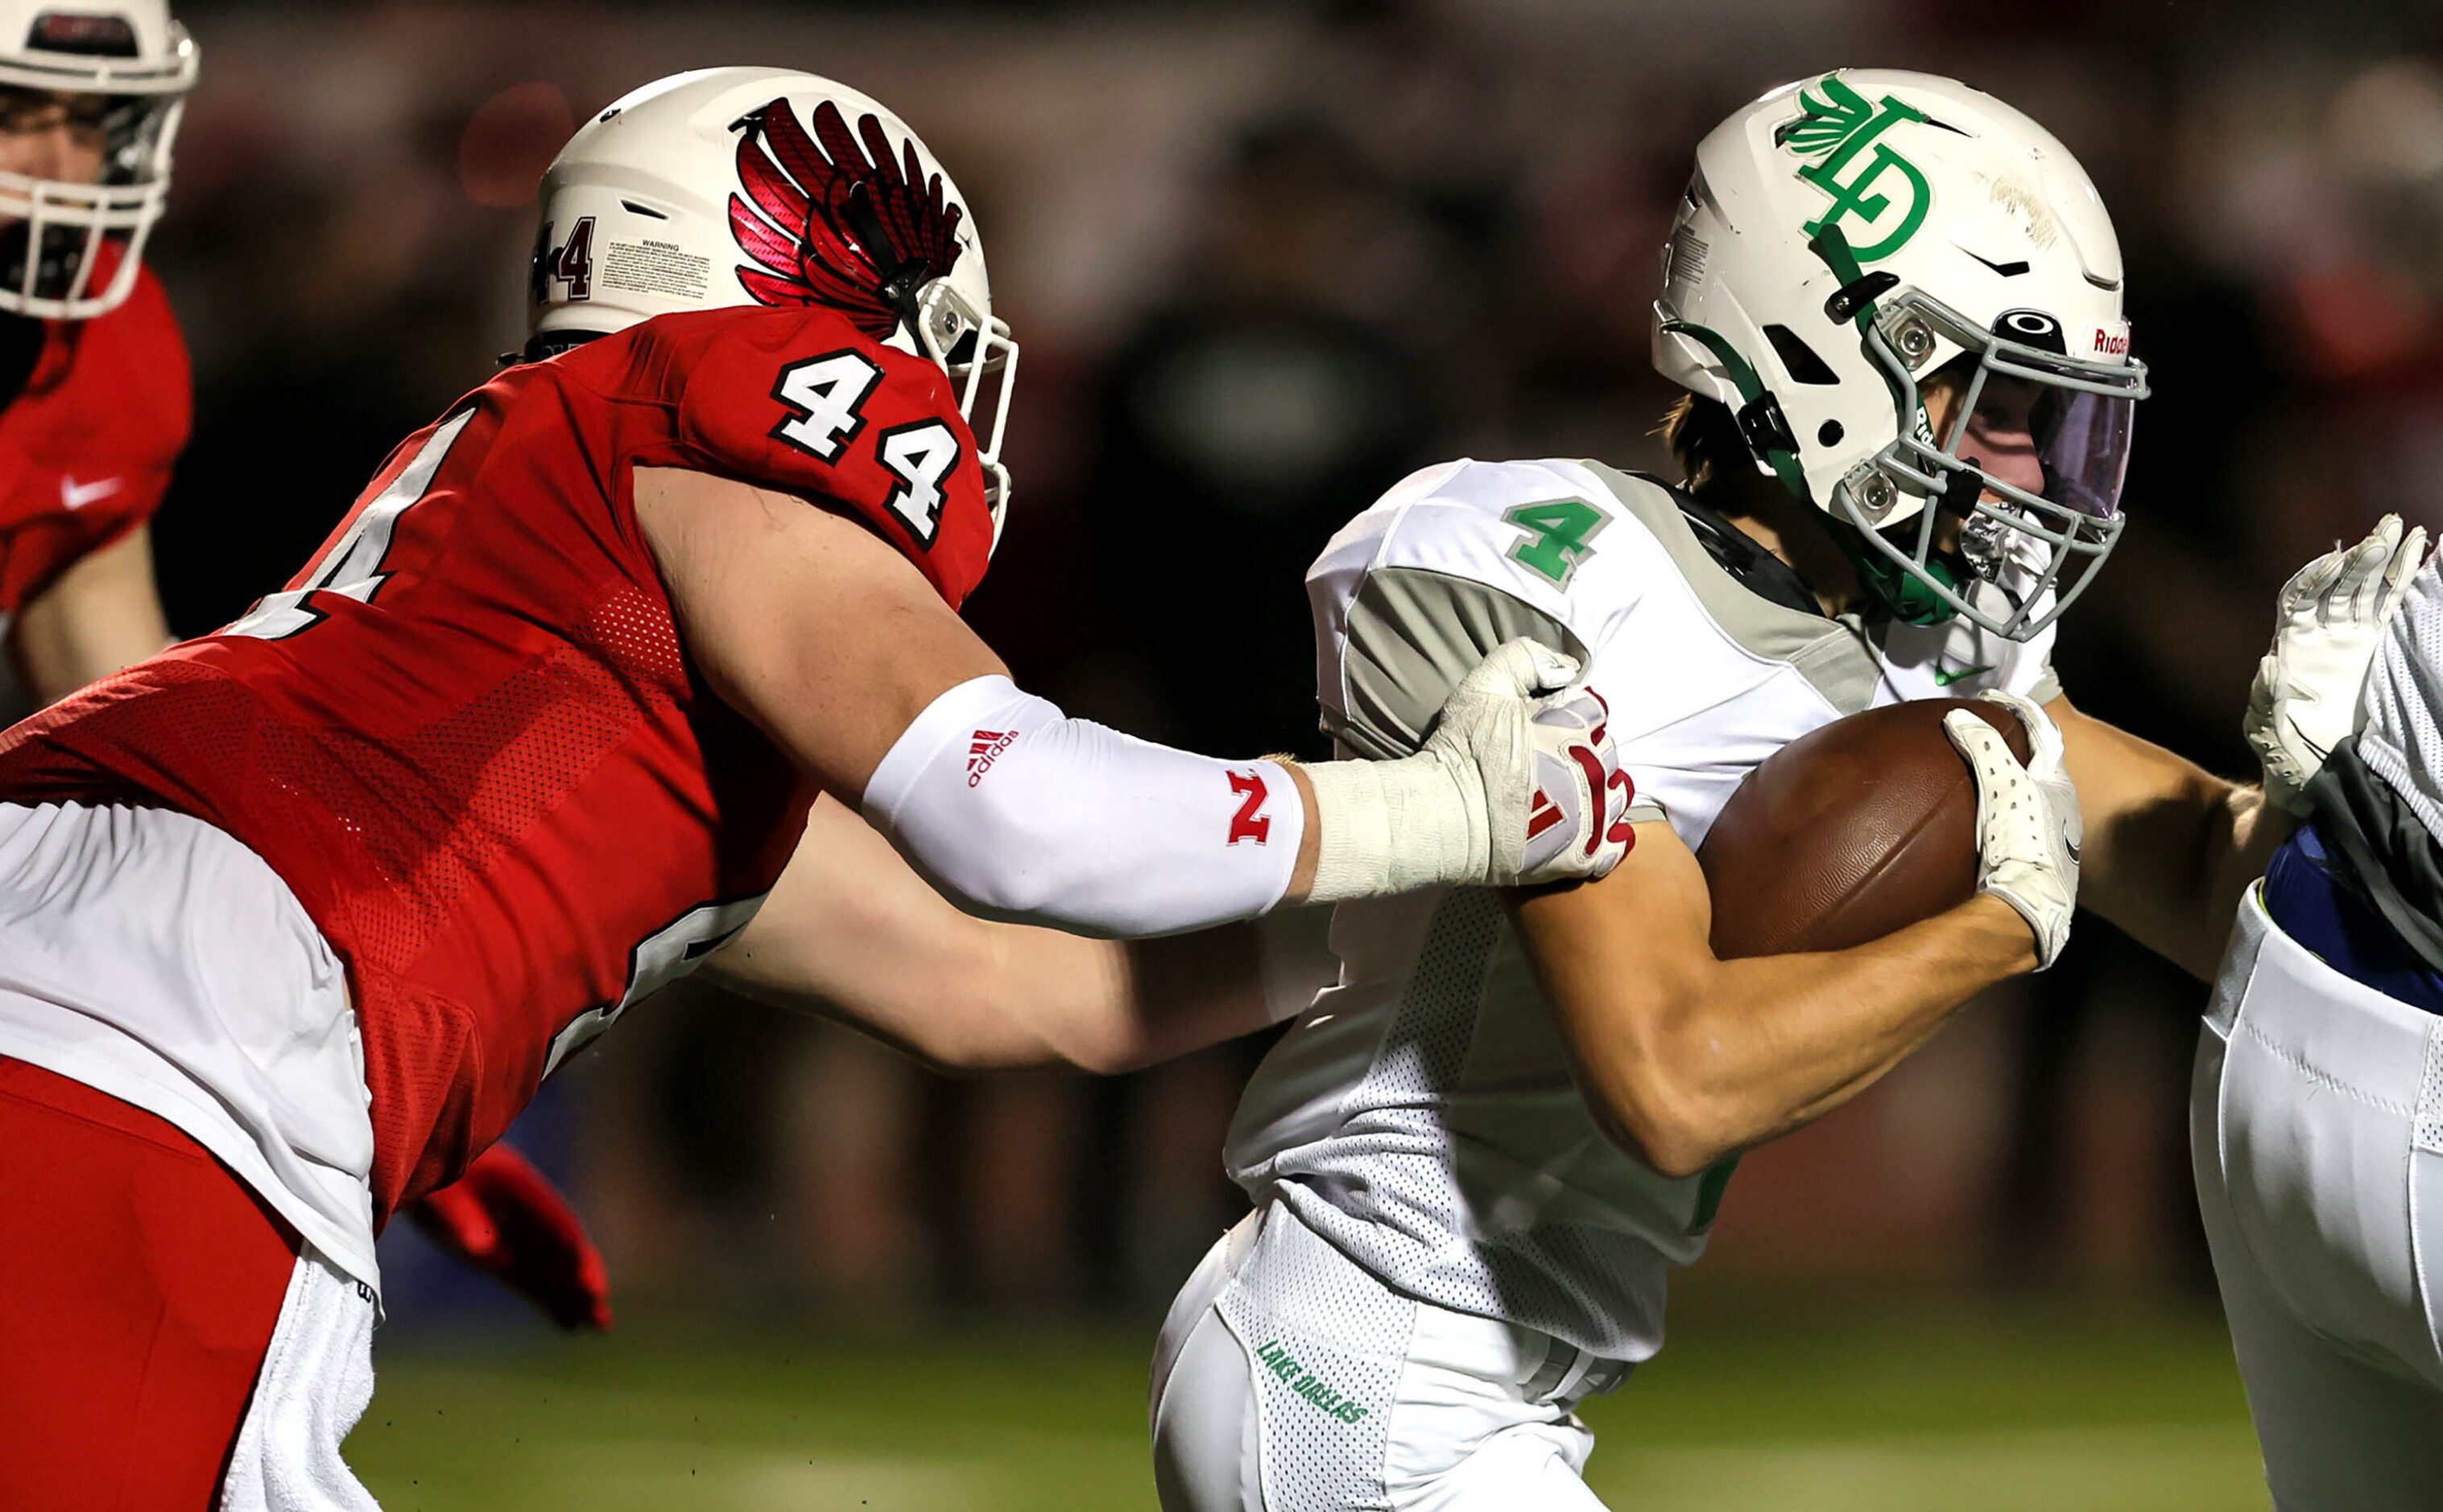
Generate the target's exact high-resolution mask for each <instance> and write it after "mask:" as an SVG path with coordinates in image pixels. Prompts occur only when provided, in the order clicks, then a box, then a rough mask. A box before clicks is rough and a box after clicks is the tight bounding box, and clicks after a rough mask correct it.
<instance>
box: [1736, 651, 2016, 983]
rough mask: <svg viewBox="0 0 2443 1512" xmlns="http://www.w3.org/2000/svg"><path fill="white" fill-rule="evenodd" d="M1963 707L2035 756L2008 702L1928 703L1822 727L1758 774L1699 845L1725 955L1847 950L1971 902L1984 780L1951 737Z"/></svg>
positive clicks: (1771, 758)
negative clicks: (1945, 722)
mask: <svg viewBox="0 0 2443 1512" xmlns="http://www.w3.org/2000/svg"><path fill="white" fill-rule="evenodd" d="M1953 709H1967V710H1969V711H1971V712H1972V713H1975V714H1976V715H1977V716H1979V717H1980V718H1982V719H1983V720H1985V721H1986V722H1987V723H1989V724H1992V725H1993V727H1994V728H1995V729H1997V730H2000V731H2001V732H2002V734H2003V737H2004V738H2006V739H2007V740H2009V742H2010V745H2011V750H2012V751H2013V752H2015V753H2016V754H2017V755H2018V757H2019V759H2021V760H2022V761H2024V760H2026V759H2027V758H2028V732H2027V729H2026V728H2025V727H2024V726H2023V725H2021V724H2020V723H2019V720H2018V719H2017V717H2016V716H2014V715H2012V714H2011V711H2010V710H2009V709H2007V708H2005V707H2003V706H2002V705H2000V704H1998V703H1991V702H1980V701H1976V700H1974V699H1919V700H1917V701H1913V702H1907V703H1895V704H1891V705H1888V706H1886V707H1884V708H1880V709H1869V710H1867V711H1866V712H1865V713H1864V714H1853V715H1851V716H1850V717H1849V718H1847V719H1846V720H1834V721H1833V722H1832V723H1830V724H1828V725H1825V726H1824V727H1823V728H1821V729H1819V730H1812V731H1809V733H1808V734H1806V735H1803V736H1801V737H1799V738H1797V739H1795V740H1792V741H1791V742H1790V744H1788V745H1786V746H1783V747H1782V748H1781V749H1780V750H1778V751H1776V752H1774V753H1773V755H1772V756H1768V757H1767V758H1766V759H1765V761H1764V763H1763V764H1762V765H1761V766H1758V767H1757V768H1756V769H1755V770H1754V772H1751V773H1749V774H1748V777H1747V780H1746V781H1745V782H1742V783H1740V784H1739V789H1738V791H1737V792H1734V793H1732V794H1731V801H1730V802H1729V803H1728V804H1727V805H1725V806H1724V807H1723V809H1722V812H1721V816H1720V817H1719V818H1717V819H1716V820H1715V821H1714V828H1713V829H1712V830H1710V831H1709V832H1708V833H1707V834H1706V836H1705V843H1704V845H1703V846H1702V847H1699V849H1698V851H1697V862H1698V865H1700V866H1702V867H1703V868H1704V871H1705V882H1706V885H1707V887H1708V888H1709V889H1710V890H1711V891H1712V893H1713V895H1714V954H1715V955H1716V956H1719V957H1721V958H1722V959H1724V960H1729V959H1732V958H1734V957H1736V956H1778V955H1784V954H1787V953H1789V952H1791V951H1802V950H1844V949H1846V948H1848V947H1849V946H1851V945H1862V944H1864V943H1865V942H1866V941H1867V940H1870V939H1878V938H1882V937H1883V936H1885V935H1888V934H1890V933H1891V932H1892V931H1893V930H1896V929H1900V928H1902V927H1904V926H1906V925H1909V924H1913V923H1915V922H1917V921H1918V920H1921V919H1931V918H1932V917H1934V916H1935V915H1936V914H1938V913H1940V912H1942V911H1943V910H1944V909H1946V908H1950V907H1953V906H1956V904H1959V903H1962V902H1967V901H1968V899H1969V897H1970V896H1971V895H1972V894H1974V893H1975V889H1976V780H1975V776H1974V775H1973V774H1971V773H1970V771H1969V769H1968V761H1967V758H1966V757H1964V756H1961V755H1960V754H1959V753H1958V752H1957V751H1956V750H1954V749H1953V748H1952V744H1951V740H1950V738H1948V737H1946V736H1945V735H1944V734H1943V733H1942V717H1943V716H1944V715H1945V714H1948V713H1949V712H1951V711H1952V710H1953Z"/></svg>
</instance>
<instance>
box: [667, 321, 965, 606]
mask: <svg viewBox="0 0 2443 1512" xmlns="http://www.w3.org/2000/svg"><path fill="white" fill-rule="evenodd" d="M649 324H651V325H652V326H655V327H660V328H662V329H661V330H659V331H657V332H655V333H654V338H655V339H659V340H663V341H667V342H669V343H670V345H671V346H672V348H673V351H672V352H671V354H670V355H671V357H672V358H673V360H674V361H675V362H677V363H681V364H684V373H683V374H682V376H681V381H680V384H679V399H678V417H677V432H678V435H677V440H678V443H679V446H680V448H681V450H682V452H683V454H686V455H688V456H689V459H690V461H691V462H692V463H693V465H697V466H700V467H702V468H704V469H705V470H706V471H708V472H717V473H721V474H724V475H726V476H729V477H734V478H738V479H742V480H744V481H745V482H748V483H756V484H758V485H761V486H764V487H770V488H776V489H780V490H782V491H785V492H789V493H796V494H803V495H806V496H808V497H810V498H814V499H817V500H820V501H824V502H826V503H828V504H831V505H833V506H834V507H836V508H840V509H844V510H847V511H849V512H851V513H853V514H854V515H856V516H857V517H858V518H859V519H863V520H864V521H866V523H868V524H870V525H872V526H873V528H874V529H875V530H876V531H878V532H879V533H880V534H881V535H882V537H884V538H885V539H887V540H889V541H891V543H892V544H893V545H895V546H897V547H898V548H899V550H900V552H901V553H902V554H904V555H905V556H907V557H908V559H909V561H911V562H913V563H914V564H915V565H916V568H917V570H918V571H920V572H922V573H923V574H925V576H926V578H927V579H928V581H930V582H931V583H932V585H933V587H934V588H935V589H936V590H937V591H938V592H940V593H941V594H942V596H943V597H944V598H945V599H946V600H947V601H948V602H949V604H950V606H951V607H952V608H954V609H955V608H957V607H958V606H959V605H960V604H961V603H962V602H964V600H965V598H966V596H967V594H968V593H969V592H973V591H974V589H975V586H976V584H977V583H978V582H979V581H980V580H981V579H982V578H983V574H984V568H985V565H986V563H987V562H988V561H989V560H990V557H991V555H992V547H993V520H992V515H991V511H990V509H989V507H988V506H987V504H986V502H985V496H984V479H983V468H982V467H981V466H980V465H978V464H977V462H976V443H975V437H974V436H973V434H971V433H970V432H969V430H968V429H967V424H966V422H965V420H964V419H962V418H961V417H960V414H959V408H958V402H957V395H956V392H955V391H954V390H953V388H952V386H951V382H950V378H949V375H948V374H947V373H944V372H943V371H942V370H941V369H940V368H939V367H937V366H936V365H934V364H933V363H932V362H930V361H928V359H926V358H924V357H920V356H916V355H912V354H909V353H906V352H901V351H899V350H897V349H896V348H893V347H888V346H885V345H883V344H882V343H881V342H879V341H876V340H874V339H873V337H869V336H867V335H865V334H864V333H863V332H861V331H859V330H858V329H857V328H856V327H855V326H854V325H853V324H852V323H851V322H850V321H849V320H848V319H846V318H845V317H844V316H842V315H840V314H839V313H838V312H837V311H834V310H829V309H824V308H819V307H813V306H807V307H798V308H784V309H767V308H764V307H762V306H754V307H749V308H744V309H731V310H714V311H703V312H695V313H690V314H687V315H677V316H664V317H661V318H660V319H657V320H654V321H652V322H649Z"/></svg>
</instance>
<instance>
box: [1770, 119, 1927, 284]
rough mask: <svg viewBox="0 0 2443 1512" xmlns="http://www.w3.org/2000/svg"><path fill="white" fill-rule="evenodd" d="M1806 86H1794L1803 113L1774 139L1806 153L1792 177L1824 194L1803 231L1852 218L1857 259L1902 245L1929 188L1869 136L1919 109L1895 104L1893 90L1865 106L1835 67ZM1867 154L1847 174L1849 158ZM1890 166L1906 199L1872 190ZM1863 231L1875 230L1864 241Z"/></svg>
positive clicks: (1920, 216)
mask: <svg viewBox="0 0 2443 1512" xmlns="http://www.w3.org/2000/svg"><path fill="white" fill-rule="evenodd" d="M1816 88H1817V89H1821V90H1822V91H1823V93H1822V94H1821V95H1818V94H1816V93H1815V91H1814V90H1802V91H1801V92H1800V93H1799V96H1798V103H1799V105H1800V106H1801V107H1802V108H1803V109H1805V111H1806V112H1807V114H1806V115H1804V116H1802V117H1800V118H1798V119H1797V120H1795V121H1792V122H1791V123H1790V124H1789V125H1786V126H1784V127H1782V128H1781V130H1780V132H1779V133H1778V140H1779V141H1780V143H1781V145H1782V146H1785V147H1787V148H1789V149H1790V150H1791V152H1793V153H1795V154H1797V155H1799V156H1801V157H1812V158H1814V159H1815V161H1814V162H1811V163H1808V164H1806V165H1805V166H1804V167H1802V168H1800V169H1799V171H1798V176H1799V177H1801V178H1803V179H1805V180H1807V182H1809V184H1812V185H1814V186H1815V187H1816V188H1817V189H1820V190H1822V191H1824V192H1825V193H1827V194H1828V195H1830V196H1831V199H1832V204H1831V207H1830V208H1829V209H1826V210H1825V212H1824V213H1823V214H1822V215H1819V216H1817V217H1816V218H1815V219H1814V220H1811V221H1809V222H1808V223H1807V225H1806V227H1805V228H1804V229H1805V231H1806V234H1807V235H1808V236H1809V237H1810V238H1811V237H1814V236H1817V235H1819V234H1821V233H1822V232H1823V230H1824V228H1826V227H1828V226H1839V225H1840V224H1841V222H1843V221H1845V220H1848V219H1850V218H1851V217H1853V216H1854V217H1856V219H1857V222H1858V227H1857V231H1856V232H1855V233H1852V232H1851V231H1850V230H1849V229H1848V228H1844V229H1843V234H1844V235H1846V236H1847V237H1848V240H1849V248H1850V251H1851V252H1852V253H1853V254H1854V255H1855V256H1856V257H1857V259H1858V262H1859V263H1860V264H1867V263H1872V262H1876V261H1878V260H1880V259H1883V258H1886V257H1889V256H1891V255H1892V254H1893V253H1894V252H1897V251H1899V250H1900V249H1901V247H1902V246H1906V245H1908V239H1909V238H1910V237H1912V236H1915V235H1916V234H1917V228H1919V226H1921V225H1923V224H1924V223H1925V212H1926V211H1927V209H1930V208H1932V206H1933V203H1934V193H1933V191H1932V190H1930V189H1929V188H1928V187H1927V186H1926V181H1925V174H1924V173H1920V172H1919V169H1918V166H1917V165H1916V164H1915V163H1912V162H1910V161H1909V160H1908V159H1907V158H1905V157H1902V156H1901V155H1900V154H1898V153H1896V152H1894V151H1892V149H1891V147H1890V146H1889V144H1887V143H1884V142H1881V141H1877V140H1876V139H1875V138H1877V137H1881V136H1882V135H1883V133H1884V132H1886V131H1889V130H1890V129H1891V128H1892V127H1894V126H1896V125H1898V124H1900V123H1901V121H1904V120H1923V119H1925V115H1924V113H1923V112H1922V111H1919V110H1917V109H1915V108H1913V107H1911V106H1908V105H1904V104H1902V103H1901V101H1900V100H1899V99H1898V98H1897V97H1896V96H1892V95H1885V96H1884V97H1883V102H1882V103H1881V104H1875V105H1870V104H1868V103H1867V102H1866V97H1865V96H1864V95H1862V94H1860V93H1858V92H1857V91H1856V90H1854V89H1852V88H1850V87H1849V86H1848V85H1847V84H1846V83H1844V82H1842V81H1841V78H1840V76H1839V75H1837V74H1827V75H1825V76H1824V78H1823V79H1822V80H1821V81H1819V82H1818V83H1817V85H1816ZM1870 147H1871V148H1873V149H1874V151H1873V154H1872V155H1870V156H1868V157H1867V158H1866V160H1865V161H1864V163H1863V164H1859V165H1858V168H1857V171H1856V172H1855V173H1850V174H1849V176H1848V177H1847V178H1846V179H1845V178H1843V177H1842V176H1841V175H1842V174H1843V173H1847V172H1848V170H1849V168H1850V165H1851V164H1853V163H1857V160H1858V156H1859V155H1860V154H1862V153H1864V152H1865V151H1866V150H1867V149H1868V148H1870ZM1894 171H1897V172H1898V173H1900V176H1901V179H1902V180H1904V181H1905V182H1906V186H1907V187H1906V190H1905V191H1904V192H1905V194H1906V197H1907V204H1906V206H1905V207H1904V208H1903V207H1901V206H1897V205H1895V204H1894V202H1893V196H1892V195H1891V194H1888V193H1884V194H1879V193H1877V192H1875V185H1876V184H1877V183H1878V182H1879V181H1883V175H1884V174H1886V173H1891V172H1894ZM1868 235H1875V236H1878V239H1877V240H1875V241H1872V242H1869V241H1867V240H1866V239H1865V237H1866V236H1868Z"/></svg>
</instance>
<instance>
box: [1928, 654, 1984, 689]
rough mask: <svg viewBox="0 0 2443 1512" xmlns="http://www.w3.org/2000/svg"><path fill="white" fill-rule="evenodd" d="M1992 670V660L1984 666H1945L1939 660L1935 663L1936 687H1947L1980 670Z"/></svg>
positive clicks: (1973, 675) (1972, 675)
mask: <svg viewBox="0 0 2443 1512" xmlns="http://www.w3.org/2000/svg"><path fill="white" fill-rule="evenodd" d="M1992 670H1993V663H1991V662H1988V663H1986V664H1985V665H1983V666H1945V665H1942V663H1941V662H1940V661H1939V660H1937V661H1936V662H1935V664H1934V685H1935V686H1936V687H1942V688H1947V687H1949V686H1951V684H1953V683H1956V682H1958V681H1959V680H1960V679H1961V678H1963V677H1975V675H1976V674H1977V673H1979V672H1991V671H1992Z"/></svg>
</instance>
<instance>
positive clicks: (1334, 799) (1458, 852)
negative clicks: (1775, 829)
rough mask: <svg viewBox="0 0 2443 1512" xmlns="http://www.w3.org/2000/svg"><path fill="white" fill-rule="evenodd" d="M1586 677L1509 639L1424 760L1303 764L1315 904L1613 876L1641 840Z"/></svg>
mask: <svg viewBox="0 0 2443 1512" xmlns="http://www.w3.org/2000/svg"><path fill="white" fill-rule="evenodd" d="M1577 675H1578V664H1577V663H1576V662H1575V661H1574V660H1572V659H1571V658H1570V657H1567V656H1564V655H1562V654H1561V653H1560V652H1558V651H1555V650H1552V649H1551V648H1550V647H1544V646H1540V645H1538V644H1536V643H1535V642H1534V641H1529V640H1516V641H1511V642H1508V643H1506V644H1504V645H1502V646H1499V647H1495V649H1494V651H1493V653H1492V654H1491V655H1489V656H1487V657H1486V658H1485V659H1484V660H1483V661H1482V662H1479V663H1478V664H1477V666H1476V669H1475V670H1474V671H1471V672H1470V673H1468V675H1467V676H1466V677H1464V678H1462V679H1460V683H1459V686H1458V687H1456V688H1454V689H1453V690H1452V691H1451V696H1450V697H1449V699H1448V700H1446V701H1444V702H1443V704H1442V712H1441V713H1440V714H1439V715H1437V716H1436V717H1435V720H1434V727H1433V733H1432V734H1431V735H1430V736H1428V737H1427V738H1426V739H1425V743H1424V748H1423V749H1422V750H1420V751H1419V752H1418V753H1417V754H1416V755H1415V756H1406V757H1404V758H1402V759H1400V760H1396V761H1331V762H1323V763H1319V764H1316V765H1313V766H1309V767H1306V768H1305V769H1304V770H1305V772H1306V774H1307V779H1308V781H1309V782H1310V783H1312V784H1313V789H1314V802H1315V814H1316V819H1317V821H1318V824H1319V826H1320V832H1319V834H1318V836H1317V842H1316V847H1317V848H1316V855H1315V875H1314V885H1313V889H1312V890H1311V891H1310V892H1309V893H1308V901H1309V902H1318V903H1328V902H1340V901H1342V900H1344V899H1349V898H1376V897H1385V896H1388V895H1390V894H1393V893H1404V892H1409V891H1412V890H1414V889H1416V888H1420V887H1430V886H1435V885H1438V884H1452V885H1458V886H1493V887H1507V886H1511V885H1513V884H1520V883H1547V882H1569V881H1576V880H1582V879H1583V880H1593V879H1595V878H1599V877H1603V876H1606V875H1608V874H1609V873H1610V871H1611V869H1612V867H1614V866H1616V865H1619V864H1620V859H1621V857H1623V856H1625V855H1626V854H1627V853H1628V847H1629V846H1630V845H1631V844H1632V843H1633V833H1632V831H1631V830H1630V829H1629V827H1628V825H1627V824H1626V822H1625V815H1626V811H1627V806H1628V797H1629V792H1630V788H1629V781H1628V778H1627V775H1626V774H1624V773H1622V772H1621V770H1620V759H1619V756H1618V753H1617V752H1616V751H1615V750H1614V749H1613V746H1612V742H1611V737H1610V731H1609V730H1608V729H1607V720H1606V715H1605V709H1604V705H1603V701H1602V700H1601V699H1600V698H1598V697H1596V696H1595V695H1593V694H1592V693H1591V692H1590V691H1589V690H1587V689H1584V688H1578V687H1571V686H1570V685H1569V684H1570V680H1571V679H1573V678H1575V677H1576V676H1577ZM1556 688H1558V689H1563V690H1564V691H1561V692H1559V693H1549V692H1548V690H1551V689H1556Z"/></svg>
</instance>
